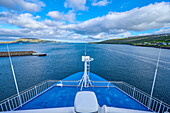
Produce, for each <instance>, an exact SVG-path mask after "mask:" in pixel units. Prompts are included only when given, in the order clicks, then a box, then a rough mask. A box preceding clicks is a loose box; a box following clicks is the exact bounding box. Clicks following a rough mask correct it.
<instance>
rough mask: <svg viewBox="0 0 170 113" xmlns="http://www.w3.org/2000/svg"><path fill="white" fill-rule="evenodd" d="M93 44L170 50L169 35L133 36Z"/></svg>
mask: <svg viewBox="0 0 170 113" xmlns="http://www.w3.org/2000/svg"><path fill="white" fill-rule="evenodd" d="M91 43H93V44H129V45H135V46H147V47H162V48H170V33H168V34H156V35H146V36H134V37H128V38H119V39H110V40H104V41H101V42H91Z"/></svg>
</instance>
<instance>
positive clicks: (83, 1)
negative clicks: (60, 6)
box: [64, 0, 88, 11]
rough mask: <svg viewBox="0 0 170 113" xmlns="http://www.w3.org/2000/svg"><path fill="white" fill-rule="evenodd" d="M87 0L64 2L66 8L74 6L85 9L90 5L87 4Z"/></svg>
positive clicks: (75, 8) (67, 0)
mask: <svg viewBox="0 0 170 113" xmlns="http://www.w3.org/2000/svg"><path fill="white" fill-rule="evenodd" d="M85 4H86V0H66V1H65V2H64V6H65V8H72V9H73V10H82V11H85V10H87V9H88V7H86V6H85Z"/></svg>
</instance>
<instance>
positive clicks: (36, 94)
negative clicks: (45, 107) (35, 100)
mask: <svg viewBox="0 0 170 113" xmlns="http://www.w3.org/2000/svg"><path fill="white" fill-rule="evenodd" d="M35 94H36V95H37V94H38V92H37V86H35Z"/></svg>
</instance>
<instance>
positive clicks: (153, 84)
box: [148, 47, 161, 107]
mask: <svg viewBox="0 0 170 113" xmlns="http://www.w3.org/2000/svg"><path fill="white" fill-rule="evenodd" d="M160 56H161V47H160V49H159V55H158V60H157V64H156V69H155V75H154V79H153V83H152V90H151V95H150V102H149V106H148V107H150V105H151V98H152V95H153V91H154V86H155V81H156V76H157V72H158V66H159V61H160Z"/></svg>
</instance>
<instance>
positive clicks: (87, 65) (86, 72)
mask: <svg viewBox="0 0 170 113" xmlns="http://www.w3.org/2000/svg"><path fill="white" fill-rule="evenodd" d="M93 60H94V59H93V58H90V56H86V53H85V56H82V61H83V62H84V74H83V77H82V78H81V79H80V82H79V85H78V86H80V85H81V90H82V88H83V87H85V88H86V87H89V86H92V83H91V80H90V78H89V73H90V62H91V61H93Z"/></svg>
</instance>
